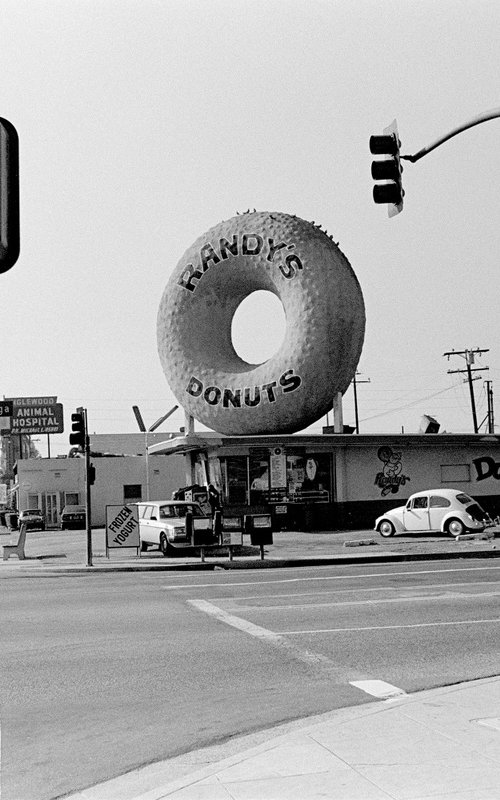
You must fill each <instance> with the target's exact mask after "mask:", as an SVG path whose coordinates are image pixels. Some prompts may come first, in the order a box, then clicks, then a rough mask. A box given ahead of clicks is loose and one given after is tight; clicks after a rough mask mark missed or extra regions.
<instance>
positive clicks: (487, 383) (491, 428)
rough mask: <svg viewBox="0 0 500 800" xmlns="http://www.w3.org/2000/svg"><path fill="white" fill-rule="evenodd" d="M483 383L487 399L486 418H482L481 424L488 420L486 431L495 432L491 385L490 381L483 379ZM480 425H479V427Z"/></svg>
mask: <svg viewBox="0 0 500 800" xmlns="http://www.w3.org/2000/svg"><path fill="white" fill-rule="evenodd" d="M484 385H485V386H486V399H487V401H488V413H487V415H486V418H485V419H483V422H482V423H481V425H482V424H483V423H484V422H485V421H486V420H488V433H495V415H494V412H493V387H492V381H485V382H484ZM481 425H480V426H479V427H481Z"/></svg>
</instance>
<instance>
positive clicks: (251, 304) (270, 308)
mask: <svg viewBox="0 0 500 800" xmlns="http://www.w3.org/2000/svg"><path fill="white" fill-rule="evenodd" d="M285 333H286V316H285V309H284V308H283V304H282V303H281V300H280V299H279V297H278V296H277V295H275V294H274V293H273V292H268V291H265V290H258V291H256V292H252V293H251V294H249V295H248V296H247V297H245V299H244V300H242V301H241V303H240V304H239V306H238V308H237V309H236V311H235V313H234V316H233V319H232V322H231V340H232V343H233V347H234V349H235V351H236V353H237V355H238V356H239V357H240V358H241V359H243V361H246V362H247V363H248V364H253V365H257V364H263V363H264V362H265V361H268V360H269V359H270V358H272V356H273V355H274V354H275V353H276V352H277V351H278V350H279V348H280V347H281V345H282V344H283V341H284V339H285Z"/></svg>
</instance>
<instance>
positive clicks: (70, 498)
mask: <svg viewBox="0 0 500 800" xmlns="http://www.w3.org/2000/svg"><path fill="white" fill-rule="evenodd" d="M64 505H65V506H79V505H80V495H79V494H78V492H64Z"/></svg>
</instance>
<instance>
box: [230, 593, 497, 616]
mask: <svg viewBox="0 0 500 800" xmlns="http://www.w3.org/2000/svg"><path fill="white" fill-rule="evenodd" d="M499 595H500V592H471V593H469V594H467V593H465V592H441V593H440V594H429V595H427V594H415V595H412V596H411V597H378V598H376V599H372V600H334V601H331V602H329V603H287V604H286V605H272V606H261V605H251V606H249V605H247V606H242V605H240V601H241V600H244V599H245V598H241V597H238V598H236V600H237V604H238V608H239V609H243V608H246V609H251V610H252V611H290V610H291V609H294V610H297V611H299V610H300V609H308V608H338V607H341V606H382V605H385V604H388V603H416V602H417V603H425V602H426V601H427V600H429V601H432V602H434V601H436V600H437V601H441V602H442V601H443V600H471V599H472V598H474V599H477V600H484V599H485V598H486V597H498V596H499ZM299 596H300V597H303V595H299ZM278 597H279V595H278ZM246 599H247V600H248V599H250V600H251V599H252V598H246ZM253 599H256V600H258V599H263V598H262V597H260V598H259V596H258V595H257V596H256V597H255V598H253ZM265 599H266V600H267V599H268V596H267V595H266V597H265ZM233 602H234V600H233Z"/></svg>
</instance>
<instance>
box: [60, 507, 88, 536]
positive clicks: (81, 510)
mask: <svg viewBox="0 0 500 800" xmlns="http://www.w3.org/2000/svg"><path fill="white" fill-rule="evenodd" d="M86 524H87V519H86V512H85V506H64V508H63V510H62V511H61V530H62V531H64V530H66V529H67V528H78V529H80V528H85V527H86Z"/></svg>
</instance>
